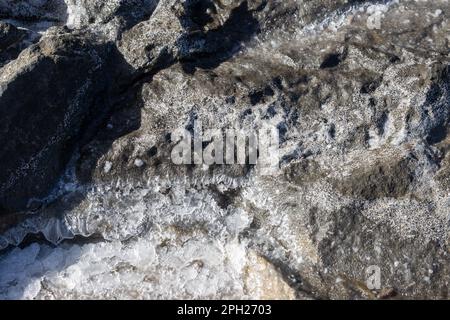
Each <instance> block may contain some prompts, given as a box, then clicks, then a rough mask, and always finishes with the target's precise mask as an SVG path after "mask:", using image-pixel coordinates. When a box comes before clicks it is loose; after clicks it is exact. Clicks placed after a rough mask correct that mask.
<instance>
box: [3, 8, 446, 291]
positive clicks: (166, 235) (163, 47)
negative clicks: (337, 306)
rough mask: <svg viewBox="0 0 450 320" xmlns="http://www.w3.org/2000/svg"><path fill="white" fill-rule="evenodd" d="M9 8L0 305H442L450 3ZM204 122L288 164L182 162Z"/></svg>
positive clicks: (5, 54)
mask: <svg viewBox="0 0 450 320" xmlns="http://www.w3.org/2000/svg"><path fill="white" fill-rule="evenodd" d="M13 2H14V3H16V2H17V1H6V2H2V4H0V18H1V19H3V20H4V21H3V22H0V66H1V64H2V61H4V64H5V65H4V66H3V67H1V68H0V119H1V120H2V121H1V124H0V133H1V134H0V146H1V147H0V163H1V164H2V171H1V172H0V186H1V187H0V210H1V212H0V213H4V214H3V215H2V216H1V217H0V248H4V252H3V253H2V255H1V256H0V296H2V297H6V298H113V297H116V298H136V299H140V298H141V299H142V298H298V299H323V298H334V299H336V298H339V299H381V298H400V299H408V298H434V299H446V298H448V294H449V281H450V267H449V266H450V258H449V256H448V250H449V247H448V246H449V238H448V237H449V231H450V228H449V217H450V152H449V151H450V130H449V129H450V67H449V61H450V55H449V53H450V51H449V43H450V36H449V35H450V17H449V10H450V4H449V2H448V1H446V0H438V1H434V0H433V1H431V0H429V1H426V0H423V1H413V0H394V1H362V0H361V1H348V0H342V1H331V0H330V1H328V0H323V1H322V0H321V1H294V0H284V1H277V0H255V1H244V0H216V1H213V0H160V1H150V0H148V1H146V0H141V1H138V0H136V1H119V0H108V1H74V0H66V1H18V3H20V6H19V5H17V6H16V5H13ZM44 22H45V23H46V24H45V25H46V26H47V28H48V29H46V28H44V27H42V26H43V25H44V24H43V23H44ZM22 35H23V37H27V40H26V41H27V42H23V41H24V40H23V39H24V38H22ZM33 43H34V44H33ZM11 48H12V51H5V50H10V49H11ZM22 50H23V51H22ZM19 51H22V52H21V53H20V55H18V52H19ZM3 57H4V58H3ZM195 120H197V123H198V122H199V121H201V124H202V126H203V129H208V128H210V129H226V128H239V129H246V130H257V129H259V128H262V127H264V126H266V125H270V126H273V127H276V128H277V130H278V132H279V135H280V144H279V150H280V154H281V161H280V170H279V171H278V172H277V173H276V174H274V175H269V176H266V175H261V174H259V173H258V170H256V168H255V167H254V166H251V165H210V166H207V165H204V164H201V165H175V164H174V163H173V162H172V160H171V152H172V150H173V148H174V146H175V145H176V143H177V141H173V140H172V139H171V135H170V134H171V133H172V132H173V131H174V130H176V129H178V128H186V129H187V130H193V127H194V126H195V123H196V122H195ZM204 147H205V150H206V148H207V144H205V145H204ZM63 172H64V174H63ZM50 191H52V192H50ZM29 210H31V211H33V213H34V214H33V215H24V214H23V213H21V214H15V213H14V211H29ZM6 213H8V214H7V215H6ZM47 241H50V242H52V243H54V244H57V245H58V246H56V248H53V247H51V246H50V245H49V244H48V243H46V242H47ZM370 270H372V271H373V270H375V271H377V272H378V271H379V275H380V278H379V280H380V281H379V285H377V286H375V287H370V281H368V280H370V279H371V275H372V273H371V272H370ZM377 272H375V273H377Z"/></svg>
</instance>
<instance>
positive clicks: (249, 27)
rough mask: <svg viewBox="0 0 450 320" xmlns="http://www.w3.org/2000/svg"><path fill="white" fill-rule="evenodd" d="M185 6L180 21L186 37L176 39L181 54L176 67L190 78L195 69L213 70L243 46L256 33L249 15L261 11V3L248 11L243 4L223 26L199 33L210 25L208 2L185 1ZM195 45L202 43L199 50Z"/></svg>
mask: <svg viewBox="0 0 450 320" xmlns="http://www.w3.org/2000/svg"><path fill="white" fill-rule="evenodd" d="M189 4H191V5H189ZM186 6H187V9H185V13H186V15H184V16H182V17H181V18H180V21H181V23H182V25H183V26H185V27H186V28H187V30H186V31H187V33H186V34H185V35H183V36H182V37H181V38H180V39H179V41H178V46H179V48H180V51H181V52H182V56H181V58H180V63H181V65H182V67H183V70H184V71H185V72H186V73H189V74H193V73H195V70H196V69H197V68H201V69H215V68H217V67H218V66H219V65H220V64H222V63H223V62H225V61H226V60H228V59H230V58H231V57H233V56H234V55H235V54H236V53H238V52H239V51H240V50H241V49H242V45H243V43H244V42H247V41H249V40H251V39H252V38H253V36H254V35H255V34H257V33H258V31H259V22H258V20H257V19H256V18H255V17H254V16H253V13H254V12H255V11H260V10H262V9H263V8H264V7H265V3H264V4H263V5H261V6H260V7H259V8H257V9H255V10H249V8H248V3H247V1H244V2H242V4H241V5H239V6H238V7H237V8H235V9H233V10H232V12H231V14H230V17H229V18H228V20H227V21H226V22H225V23H224V24H223V25H221V26H219V27H217V28H215V29H212V30H209V31H203V27H204V26H205V25H206V24H208V23H209V22H211V21H212V20H211V19H212V18H211V14H213V13H214V11H213V9H211V8H213V7H214V5H213V3H212V1H210V0H202V1H200V0H197V1H188V2H187V5H186ZM214 10H215V9H214ZM199 43H202V45H201V46H200V47H198V44H199Z"/></svg>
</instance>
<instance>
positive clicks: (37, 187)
mask: <svg viewBox="0 0 450 320" xmlns="http://www.w3.org/2000/svg"><path fill="white" fill-rule="evenodd" d="M37 46H38V47H39V46H41V47H44V49H42V50H43V52H44V51H45V50H48V48H51V49H49V50H55V52H54V55H57V56H58V57H59V58H58V59H57V60H54V59H53V58H52V55H47V54H42V53H41V54H40V56H39V57H40V58H39V60H38V61H37V62H36V64H35V66H34V68H31V69H30V70H29V71H27V72H24V73H23V74H20V75H19V76H18V77H17V78H16V79H14V81H12V82H11V83H9V84H8V86H7V88H6V89H5V90H4V92H3V93H2V95H1V96H0V119H1V123H0V133H1V135H0V145H1V149H0V163H1V165H2V170H1V171H0V214H3V213H10V212H20V211H26V210H28V209H33V208H30V204H31V203H32V201H30V200H31V199H42V198H45V197H47V195H48V194H49V192H50V191H51V190H52V189H53V188H54V187H55V186H56V184H57V183H58V181H59V179H60V177H61V175H62V173H63V172H64V170H65V168H66V165H67V164H68V163H69V160H70V159H71V157H72V155H73V154H74V152H75V150H77V148H79V147H80V146H82V145H84V144H86V143H87V142H88V141H90V140H91V139H92V137H93V136H94V135H95V133H96V132H97V129H98V128H99V126H100V125H101V124H102V123H103V122H104V121H105V119H106V118H107V116H108V115H109V113H110V112H111V110H112V108H113V106H114V105H115V103H116V101H117V97H116V92H119V91H120V87H121V86H123V85H124V83H127V79H130V78H131V73H132V68H131V67H130V66H129V65H128V64H127V62H126V61H125V60H124V58H123V56H122V55H121V54H120V53H119V51H118V50H117V48H116V46H115V45H114V44H113V43H101V44H98V43H97V44H96V43H94V42H92V41H90V40H88V38H85V36H83V35H82V36H79V37H77V36H76V35H75V36H74V35H73V34H71V33H68V34H62V35H61V36H59V37H57V38H55V39H53V40H52V39H46V42H44V43H43V42H40V43H39V44H38V45H37ZM38 47H36V48H35V50H39V49H37V48H38ZM99 59H100V61H101V64H100V66H99V65H98V63H99ZM30 83H32V84H33V85H32V86H30ZM37 202H39V201H37ZM34 207H36V206H34Z"/></svg>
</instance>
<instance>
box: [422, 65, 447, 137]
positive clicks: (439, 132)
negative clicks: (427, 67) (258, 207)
mask: <svg viewBox="0 0 450 320" xmlns="http://www.w3.org/2000/svg"><path fill="white" fill-rule="evenodd" d="M422 109H423V110H424V112H423V113H422V114H421V121H420V122H421V123H424V124H425V128H426V129H425V130H427V131H426V132H425V133H424V136H425V138H426V141H427V142H428V143H429V144H437V143H439V142H441V141H442V140H444V139H445V138H446V137H447V134H448V131H449V126H450V67H449V66H443V67H441V69H440V70H439V69H438V70H437V72H436V77H435V79H434V83H433V84H432V85H431V88H430V89H429V90H428V92H427V96H426V100H425V103H424V105H423V107H422Z"/></svg>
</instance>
